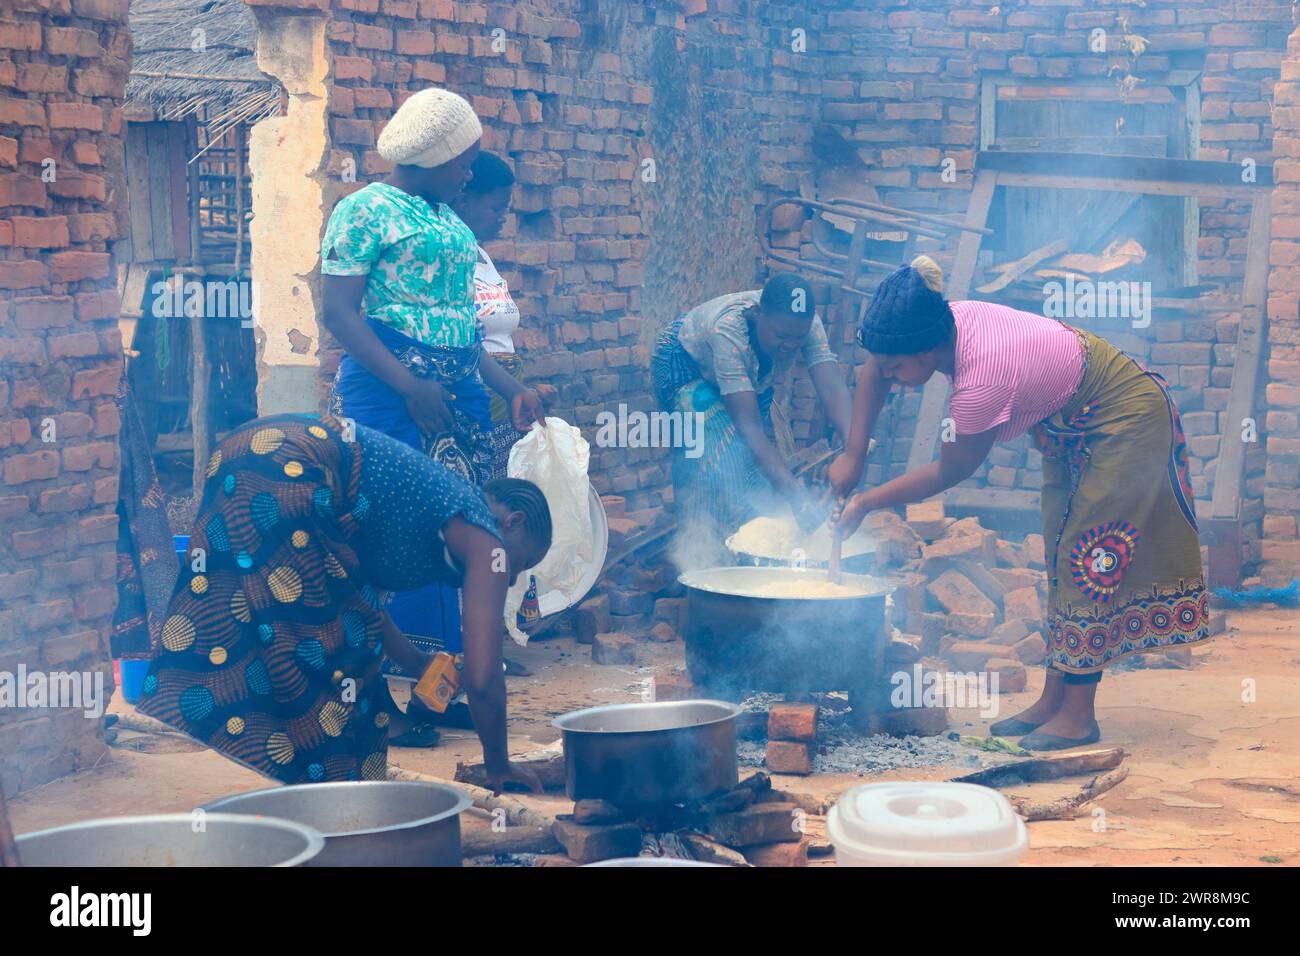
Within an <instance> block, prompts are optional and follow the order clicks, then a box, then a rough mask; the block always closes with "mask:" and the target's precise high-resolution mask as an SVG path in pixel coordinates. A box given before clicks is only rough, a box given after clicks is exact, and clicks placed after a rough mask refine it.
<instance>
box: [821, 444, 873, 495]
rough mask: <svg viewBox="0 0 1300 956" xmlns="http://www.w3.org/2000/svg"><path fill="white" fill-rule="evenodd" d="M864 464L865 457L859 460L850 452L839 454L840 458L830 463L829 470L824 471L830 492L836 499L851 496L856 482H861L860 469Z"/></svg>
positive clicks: (856, 485)
mask: <svg viewBox="0 0 1300 956" xmlns="http://www.w3.org/2000/svg"><path fill="white" fill-rule="evenodd" d="M865 464H866V456H863V457H861V458H859V457H858V456H857V455H854V454H853V453H851V452H847V451H845V452H841V453H840V456H839V457H838V458H836V459H835V460H834V461H833V462H831V466H830V468H828V469H826V477H827V479H828V480H829V481H830V484H831V491H832V492H833V493H834V494H835V496H836V497H837V498H843V497H845V496H847V495H851V494H853V491H854V489H856V488H857V487H858V482H860V481H861V480H862V469H863V467H864V465H865Z"/></svg>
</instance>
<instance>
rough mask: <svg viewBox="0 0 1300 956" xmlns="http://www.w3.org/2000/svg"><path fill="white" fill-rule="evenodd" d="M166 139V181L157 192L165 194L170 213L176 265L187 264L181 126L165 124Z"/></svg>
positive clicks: (188, 249) (186, 168)
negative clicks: (161, 191) (160, 191)
mask: <svg viewBox="0 0 1300 956" xmlns="http://www.w3.org/2000/svg"><path fill="white" fill-rule="evenodd" d="M166 137H167V180H166V182H164V183H158V184H157V188H158V189H165V190H166V193H167V204H168V209H169V211H170V213H171V234H172V246H173V249H174V252H175V254H176V260H177V261H178V262H188V261H189V260H190V258H191V255H192V252H191V245H190V203H189V190H188V186H189V164H188V163H187V162H186V160H187V159H188V158H189V154H188V153H187V152H186V151H185V147H186V146H187V143H186V129H185V124H184V123H168V124H167V126H166Z"/></svg>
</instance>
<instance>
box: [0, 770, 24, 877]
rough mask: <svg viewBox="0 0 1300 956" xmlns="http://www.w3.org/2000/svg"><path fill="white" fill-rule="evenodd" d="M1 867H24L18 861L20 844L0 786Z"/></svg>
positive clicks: (2, 788)
mask: <svg viewBox="0 0 1300 956" xmlns="http://www.w3.org/2000/svg"><path fill="white" fill-rule="evenodd" d="M0 866H22V864H21V863H20V862H19V861H18V844H17V843H15V842H14V831H13V830H11V829H10V828H9V812H8V810H6V809H5V792H4V787H2V786H0Z"/></svg>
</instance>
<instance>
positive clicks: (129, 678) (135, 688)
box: [117, 658, 153, 704]
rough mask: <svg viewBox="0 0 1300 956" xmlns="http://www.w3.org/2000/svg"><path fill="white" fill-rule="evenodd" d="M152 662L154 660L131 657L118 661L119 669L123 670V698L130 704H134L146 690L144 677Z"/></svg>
mask: <svg viewBox="0 0 1300 956" xmlns="http://www.w3.org/2000/svg"><path fill="white" fill-rule="evenodd" d="M151 663H153V662H152V661H147V660H134V659H130V658H124V659H123V660H120V661H118V662H117V666H118V669H119V670H120V671H121V672H122V699H123V700H125V701H126V702H127V703H128V704H134V703H135V702H136V701H138V700H139V699H140V695H141V694H142V693H143V692H144V679H145V676H146V675H147V674H148V673H149V665H150V664H151Z"/></svg>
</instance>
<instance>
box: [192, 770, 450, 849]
mask: <svg viewBox="0 0 1300 956" xmlns="http://www.w3.org/2000/svg"><path fill="white" fill-rule="evenodd" d="M359 785H360V786H367V787H369V786H374V785H379V786H385V787H407V788H410V787H419V788H421V789H430V788H432V789H434V790H441V791H443V792H444V793H454V794H455V795H456V798H457V799H456V803H455V805H454V806H452V807H451V808H449V809H447V810H443V811H442V812H441V813H435V814H433V815H431V816H427V817H421V818H420V819H417V820H408V821H406V822H405V823H390V824H389V825H388V826H385V827H370V828H369V829H366V830H338V831H336V832H330V833H326V832H324V831H314V830H313V832H320V834H321V836H323V837H324V838H325V839H327V840H332V839H339V838H342V837H359V836H372V835H374V834H376V833H395V832H400V831H402V830H413V829H415V828H416V827H422V826H427V825H428V824H430V823H438V822H439V821H442V820H446V819H447V818H449V817H454V816H459V815H460V814H462V813H464V812H465V811H466V810H468V809H469V808H470V807H471V806H472V805H473V803H474V801H473V799H472V798H471V797H470V796H469V794H467V793H466V792H465V791H464V790H461V789H460V788H459V787H451V786H448V785H447V784H443V783H434V782H433V781H424V780H331V781H328V782H326V783H299V784H286V785H284V786H279V787H263V788H262V789H261V790H249V791H248V792H247V793H232V794H230V795H229V796H226V797H221V798H220V799H217V800H213V801H212V802H211V803H207V804H204V805H203V806H202V807H201V808H200V809H202V810H205V811H218V812H220V813H221V814H222V815H223V816H241V817H244V818H245V819H247V818H248V817H254V818H256V819H263V818H265V817H266V814H262V813H239V812H238V811H233V810H225V809H223V808H224V807H225V806H228V805H229V804H231V803H233V802H235V801H238V800H242V799H243V798H245V797H260V796H262V795H263V794H267V793H278V792H280V791H282V790H288V789H293V790H343V789H355V788H356V787H357V786H359ZM274 819H281V818H279V817H275V818H274ZM289 822H293V821H289ZM301 826H305V827H306V826H307V824H305V823H304V824H301ZM307 829H309V830H310V829H312V828H311V827H307Z"/></svg>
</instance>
